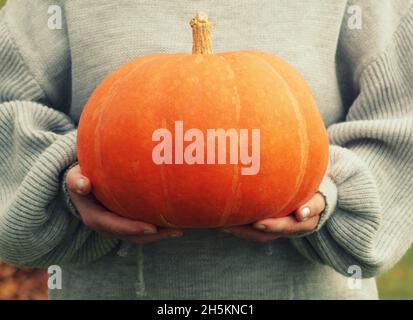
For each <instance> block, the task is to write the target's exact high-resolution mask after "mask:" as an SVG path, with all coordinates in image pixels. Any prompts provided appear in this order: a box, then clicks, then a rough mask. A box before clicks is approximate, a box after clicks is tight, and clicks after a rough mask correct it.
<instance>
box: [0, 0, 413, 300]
mask: <svg viewBox="0 0 413 320" xmlns="http://www.w3.org/2000/svg"><path fill="white" fill-rule="evenodd" d="M5 2H6V0H0V8H1V7H2V6H3V5H4V3H5ZM46 281H47V275H46V273H45V272H44V271H40V270H32V269H18V268H15V267H11V266H7V265H6V264H4V263H2V262H1V261H0V300H1V299H45V298H46V297H47V294H46ZM377 283H378V286H379V293H380V298H381V299H413V248H412V249H410V250H409V252H408V253H407V254H406V256H405V257H404V258H403V259H402V260H401V261H400V262H399V264H398V265H397V266H396V267H394V268H393V269H392V270H390V271H389V272H387V273H386V274H384V275H382V276H380V277H379V278H378V280H377Z"/></svg>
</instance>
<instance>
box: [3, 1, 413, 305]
mask: <svg viewBox="0 0 413 320" xmlns="http://www.w3.org/2000/svg"><path fill="white" fill-rule="evenodd" d="M50 5H59V6H60V8H61V9H62V28H61V29H59V28H58V29H55V28H49V27H48V24H49V26H50V23H51V24H52V25H53V21H54V22H55V23H56V21H57V20H53V21H50V20H49V19H50V18H51V17H52V13H53V12H54V11H53V10H52V9H50V11H48V9H49V6H50ZM410 7H411V1H408V0H380V1H377V0H352V1H347V0H335V1H323V2H320V1H318V0H301V1H285V0H262V1H251V0H238V1H230V0H221V1H207V0H197V1H184V0H175V1H169V0H156V1H149V0H146V1H145V0H124V1H112V0H88V1H86V0H72V1H63V0H60V1H58V0H42V1H29V0H27V1H25V0H9V1H8V4H7V5H6V7H5V8H4V9H2V10H1V11H0V258H1V259H5V260H7V261H9V262H11V263H14V264H18V265H28V266H49V265H51V264H57V265H59V266H61V268H62V270H63V271H62V276H63V284H62V289H61V290H51V291H50V297H51V298H53V299H70V298H128V299H135V298H137V299H155V298H171V299H174V298H234V299H238V298H256V299H294V298H295V299H308V298H349V299H357V298H376V297H377V291H376V286H375V281H374V277H375V276H376V275H377V274H379V273H381V272H384V271H386V270H387V269H389V268H391V267H392V266H393V265H394V264H395V263H396V262H397V261H398V260H399V259H400V257H401V256H402V255H403V254H404V253H405V252H406V250H407V249H408V248H409V246H410V244H411V242H412V239H413V196H412V193H413V182H412V180H413V163H412V158H413V9H411V8H410ZM197 10H203V11H205V12H207V13H208V14H209V16H210V18H211V20H212V21H213V22H214V25H215V27H214V38H213V39H214V48H215V51H226V50H240V49H258V50H265V51H269V52H273V53H275V54H277V55H279V56H281V57H282V58H284V59H286V60H287V61H289V62H290V63H292V64H293V65H294V66H296V68H298V69H299V70H300V71H301V73H302V74H303V75H304V77H305V78H306V80H307V81H308V83H309V85H310V87H311V89H312V91H313V93H314V95H315V98H316V100H317V103H318V106H319V108H320V112H321V114H322V116H323V119H324V122H325V124H326V126H327V127H328V132H329V137H330V143H331V146H330V165H329V168H328V172H327V174H326V177H325V179H324V180H323V183H322V185H321V186H320V190H321V191H322V192H323V193H324V194H325V195H326V198H327V209H326V210H325V212H324V213H323V216H322V217H323V218H322V221H321V223H320V225H319V228H318V229H317V230H316V231H315V232H313V233H311V234H307V235H305V236H303V237H300V238H295V239H281V240H276V241H273V242H270V243H256V242H251V241H247V240H242V239H239V238H236V237H234V236H232V235H231V234H226V233H223V232H220V231H217V230H188V231H186V233H185V235H184V237H182V238H179V239H170V240H165V241H162V242H158V243H154V244H150V245H145V246H132V245H127V244H125V243H121V242H120V241H118V240H114V239H108V238H105V237H103V236H101V235H99V234H97V233H95V232H94V231H91V230H89V229H87V228H86V227H85V226H84V225H83V224H82V222H81V221H80V220H79V219H78V218H76V217H75V216H74V215H72V214H71V213H70V212H68V210H67V209H66V207H65V205H64V202H65V200H66V199H67V195H66V194H65V193H64V191H63V190H62V187H61V186H62V174H63V173H64V171H65V170H66V169H67V168H68V166H70V165H71V164H72V163H73V162H75V161H76V124H77V121H78V119H79V115H80V113H81V111H82V108H83V106H84V105H85V102H86V101H87V99H88V97H89V96H90V94H91V93H92V91H93V89H94V88H95V87H96V85H97V84H98V83H99V82H100V81H101V80H102V79H103V78H104V77H105V76H106V75H107V74H108V73H109V72H110V71H112V70H114V69H115V68H117V67H118V66H120V65H121V64H123V63H125V62H127V61H129V60H130V59H132V58H134V57H136V56H138V55H143V54H148V53H152V52H182V51H188V52H189V51H190V49H191V32H190V30H189V29H188V21H189V19H190V18H191V17H192V16H193V14H194V13H195V12H196V11H197ZM360 10H361V11H360ZM358 13H361V16H360V17H361V18H362V20H361V21H359V20H358V18H359V17H358V16H356V15H357V14H358ZM54 18H55V17H52V19H54ZM57 18H58V17H57ZM359 23H360V24H359ZM55 25H56V24H55ZM57 26H58V21H57ZM359 27H361V29H360V28H359ZM310 169H311V168H310ZM275 178H276V177H275ZM354 270H356V271H357V272H356V275H357V274H359V272H358V271H360V272H361V276H362V277H363V280H362V282H361V287H359V286H354V285H351V284H352V282H348V279H347V278H346V276H347V277H349V276H351V275H352V274H353V272H354ZM353 284H354V283H353Z"/></svg>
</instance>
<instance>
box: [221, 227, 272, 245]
mask: <svg viewBox="0 0 413 320" xmlns="http://www.w3.org/2000/svg"><path fill="white" fill-rule="evenodd" d="M224 230H225V231H227V232H230V233H232V234H233V235H235V236H237V237H240V238H243V239H246V240H252V241H258V242H267V241H273V240H276V239H278V238H280V235H278V234H271V233H265V232H261V231H257V230H254V229H253V228H252V227H250V226H237V227H230V228H226V229H224Z"/></svg>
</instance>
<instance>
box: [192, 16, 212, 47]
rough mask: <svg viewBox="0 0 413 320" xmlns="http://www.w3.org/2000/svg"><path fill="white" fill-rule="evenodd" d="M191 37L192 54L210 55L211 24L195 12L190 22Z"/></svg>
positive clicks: (205, 17)
mask: <svg viewBox="0 0 413 320" xmlns="http://www.w3.org/2000/svg"><path fill="white" fill-rule="evenodd" d="M189 24H190V26H191V28H192V37H193V46H192V53H193V54H212V53H213V52H212V41H211V23H210V22H209V20H208V16H207V15H206V14H205V13H203V12H197V13H196V15H195V17H193V18H192V19H191V21H190V23H189Z"/></svg>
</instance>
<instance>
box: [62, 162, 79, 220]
mask: <svg viewBox="0 0 413 320" xmlns="http://www.w3.org/2000/svg"><path fill="white" fill-rule="evenodd" d="M77 164H78V162H77V161H76V162H75V163H73V164H72V165H70V166H69V167H68V168H67V169H66V170H65V172H64V174H63V179H62V190H63V199H64V206H65V209H66V210H67V211H69V212H70V213H71V214H72V215H73V216H75V217H76V218H78V219H81V217H80V214H79V212H78V211H77V209H76V207H75V205H74V203H73V202H72V199H71V198H70V195H69V191H68V190H67V185H66V177H67V173H68V172H69V170H70V169H72V168H73V167H74V166H76V165H77Z"/></svg>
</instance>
